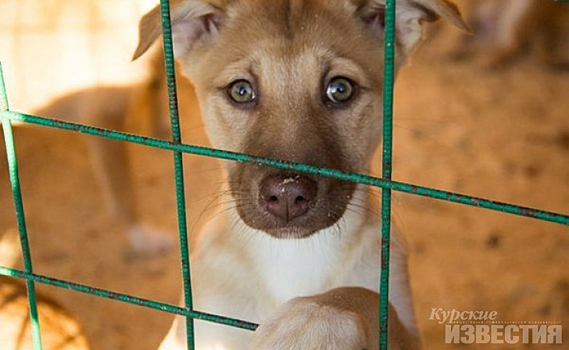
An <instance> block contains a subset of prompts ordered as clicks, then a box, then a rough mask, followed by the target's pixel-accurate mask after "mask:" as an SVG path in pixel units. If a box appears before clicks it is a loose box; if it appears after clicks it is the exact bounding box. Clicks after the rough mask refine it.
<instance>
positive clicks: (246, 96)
mask: <svg viewBox="0 0 569 350" xmlns="http://www.w3.org/2000/svg"><path fill="white" fill-rule="evenodd" d="M227 93H228V94H229V97H230V98H231V99H232V100H233V101H234V102H236V103H250V102H253V101H255V99H256V97H257V96H256V94H255V90H253V87H252V86H251V83H250V82H248V81H247V80H237V81H234V82H233V83H231V84H230V85H229V87H228V88H227Z"/></svg>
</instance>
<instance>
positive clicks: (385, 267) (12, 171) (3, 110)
mask: <svg viewBox="0 0 569 350" xmlns="http://www.w3.org/2000/svg"><path fill="white" fill-rule="evenodd" d="M160 6H161V12H162V26H163V33H164V35H163V41H164V61H165V64H166V80H167V84H168V95H169V109H170V122H171V126H172V140H171V141H166V140H162V139H157V138H150V137H145V136H141V135H135V134H130V133H126V132H119V131H115V130H109V129H103V128H97V127H93V126H90V125H84V124H78V123H71V122H65V121H61V120H57V119H49V118H43V117H39V116H33V115H28V114H23V113H17V112H13V111H10V110H9V108H8V98H7V92H6V89H5V86H4V79H3V72H2V65H1V63H0V117H1V119H0V120H1V122H2V128H3V132H4V140H5V143H6V152H7V159H8V171H9V175H10V182H11V186H12V195H13V199H14V203H15V208H16V218H17V224H18V231H19V235H20V241H21V246H22V253H23V254H22V255H23V260H24V270H23V271H21V270H17V269H11V268H7V267H1V266H0V275H5V276H11V277H15V278H20V279H24V280H25V281H26V284H27V290H28V300H29V304H30V318H31V320H32V322H31V326H32V336H33V343H34V350H41V349H42V345H41V334H40V329H41V327H40V324H39V319H38V314H37V305H36V303H37V302H36V295H35V283H42V284H48V285H52V286H56V287H60V288H64V289H69V290H73V291H76V292H81V293H87V294H91V295H95V296H97V297H103V298H108V299H113V300H118V301H120V302H125V303H130V304H133V305H138V306H143V307H148V308H151V309H155V310H160V311H164V312H168V313H172V314H177V315H182V316H185V317H186V319H187V328H186V329H187V334H188V340H187V346H188V349H194V347H195V346H194V334H193V333H194V332H193V320H194V319H200V320H205V321H210V322H215V323H220V324H225V325H228V326H232V327H239V328H242V329H247V330H254V329H256V327H257V325H256V324H254V323H250V322H247V321H246V320H237V319H232V318H227V317H224V316H223V315H212V314H207V313H203V312H200V311H196V310H194V309H193V303H192V297H191V296H192V293H191V276H190V262H189V261H190V260H189V253H188V252H189V249H188V238H187V222H186V203H185V197H184V179H183V171H184V168H183V162H182V155H183V154H184V153H189V154H195V155H200V156H206V157H214V158H220V159H225V160H230V161H237V162H247V163H255V164H258V165H263V166H270V167H274V168H277V169H283V170H294V171H299V172H303V173H308V174H312V175H317V176H324V177H332V178H336V179H339V180H344V181H352V182H356V183H360V184H364V185H369V186H373V187H377V188H380V189H382V220H383V223H382V228H381V234H382V237H383V243H382V257H383V260H382V264H381V265H382V267H381V281H380V286H379V289H380V313H379V317H380V329H379V330H378V331H379V332H380V333H379V334H380V337H379V348H380V349H381V350H387V331H388V330H387V307H388V285H389V241H390V226H391V224H390V223H391V192H392V191H398V192H403V193H408V194H412V195H418V196H424V197H429V198H434V199H438V200H443V201H448V202H454V203H459V204H464V205H468V206H474V207H479V208H485V209H489V210H494V211H500V212H504V213H509V214H514V215H519V216H524V217H530V218H535V219H538V220H542V221H548V222H553V223H557V224H561V225H567V226H569V215H566V214H561V213H555V212H549V211H544V210H539V209H535V208H528V207H523V206H519V205H515V204H510V203H503V202H497V201H493V200H490V199H485V198H478V197H472V196H468V195H464V194H459V193H454V192H448V191H441V190H437V189H433V188H428V187H423V186H417V185H414V184H409V183H403V182H397V181H393V180H392V179H391V169H392V120H393V118H392V115H393V113H392V111H393V108H392V107H393V80H394V49H395V39H394V33H395V30H394V28H395V0H387V1H386V11H385V13H386V19H385V21H386V33H385V72H384V76H385V81H384V82H385V87H384V88H385V91H384V97H383V99H384V135H383V160H382V177H381V178H378V177H372V176H368V175H363V174H357V173H349V172H343V171H339V170H336V169H329V168H320V167H314V166H311V165H307V164H300V163H293V162H286V161H282V160H278V159H271V158H263V157H257V156H252V155H247V154H242V153H235V152H228V151H223V150H218V149H213V148H206V147H199V146H195V145H190V144H184V143H182V142H181V131H180V124H179V115H178V104H177V96H176V94H177V92H176V81H175V72H174V58H173V53H172V52H173V50H172V33H171V23H170V20H169V18H170V7H169V3H168V1H165V0H161V2H160ZM12 121H20V122H24V123H29V124H35V125H39V126H43V127H48V128H56V129H65V130H72V131H75V132H79V133H83V134H88V135H93V136H98V137H104V138H109V139H113V140H119V141H124V142H129V143H134V144H139V145H145V146H149V147H153V148H161V149H165V150H169V151H172V153H173V156H174V170H175V171H174V173H175V183H176V198H177V213H178V230H179V242H180V259H181V264H182V274H183V276H182V278H183V281H184V306H183V307H180V306H175V305H170V304H165V303H161V302H157V301H154V300H149V299H143V298H138V297H135V296H132V295H127V294H122V293H116V292H113V291H110V290H105V289H100V288H95V287H91V286H87V285H83V284H78V283H74V282H72V281H64V280H59V279H55V278H51V277H49V276H43V275H38V274H35V273H34V272H33V268H32V261H31V254H30V246H29V244H28V232H27V229H26V220H25V214H24V209H23V199H22V195H21V191H20V180H19V176H18V165H17V157H16V150H15V146H14V139H13V132H12V125H11V122H12ZM378 234H379V232H378Z"/></svg>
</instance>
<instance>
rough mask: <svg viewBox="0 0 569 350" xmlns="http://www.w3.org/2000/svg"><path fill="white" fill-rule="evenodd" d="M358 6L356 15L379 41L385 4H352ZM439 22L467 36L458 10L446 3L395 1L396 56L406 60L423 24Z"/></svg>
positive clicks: (371, 0)
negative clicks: (460, 30) (446, 22)
mask: <svg viewBox="0 0 569 350" xmlns="http://www.w3.org/2000/svg"><path fill="white" fill-rule="evenodd" d="M352 1H355V2H356V3H357V5H358V15H359V16H360V18H361V19H362V20H363V21H364V22H365V23H366V25H367V26H368V27H369V29H370V30H371V31H372V33H373V34H374V35H375V36H378V37H380V36H381V38H382V36H383V31H384V27H385V0H352ZM439 18H443V19H445V20H447V21H449V22H450V23H452V24H454V25H455V26H457V27H458V28H460V29H462V30H464V31H467V32H470V29H469V28H468V26H467V25H466V24H465V23H464V20H463V19H462V17H461V15H460V12H459V11H458V8H457V7H456V6H455V5H454V4H453V3H451V2H449V1H447V0H397V1H396V42H397V45H398V52H399V53H400V54H402V55H403V56H407V55H408V54H409V53H410V52H411V51H412V49H413V48H414V47H415V46H416V45H417V43H418V42H419V40H420V39H421V37H422V34H423V29H422V25H423V22H432V21H435V20H437V19H439Z"/></svg>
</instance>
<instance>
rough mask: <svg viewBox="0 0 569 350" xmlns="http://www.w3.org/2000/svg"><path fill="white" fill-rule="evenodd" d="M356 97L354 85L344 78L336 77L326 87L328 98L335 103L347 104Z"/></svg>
mask: <svg viewBox="0 0 569 350" xmlns="http://www.w3.org/2000/svg"><path fill="white" fill-rule="evenodd" d="M353 96H354V84H353V83H352V82H351V81H350V80H349V79H348V78H344V77H335V78H332V80H330V82H329V83H328V86H327V87H326V98H327V99H328V101H330V102H333V103H337V104H339V103H345V102H348V101H349V100H351V99H352V97H353Z"/></svg>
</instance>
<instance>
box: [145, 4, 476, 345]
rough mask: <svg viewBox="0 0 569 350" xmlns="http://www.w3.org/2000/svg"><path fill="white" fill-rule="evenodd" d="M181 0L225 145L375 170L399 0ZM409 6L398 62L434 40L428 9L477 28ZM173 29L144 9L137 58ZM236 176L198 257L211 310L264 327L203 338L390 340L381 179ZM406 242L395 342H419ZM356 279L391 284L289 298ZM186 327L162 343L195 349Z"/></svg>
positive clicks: (183, 40) (440, 7)
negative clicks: (388, 44) (378, 198)
mask: <svg viewBox="0 0 569 350" xmlns="http://www.w3.org/2000/svg"><path fill="white" fill-rule="evenodd" d="M172 5H173V6H172V26H173V34H174V49H175V54H176V57H177V60H178V63H180V65H181V66H182V67H183V71H184V74H185V75H186V76H187V77H188V78H190V80H191V81H192V82H193V84H194V85H195V87H196V92H197V96H198V100H199V102H200V106H201V110H202V113H203V118H204V123H205V127H206V129H207V131H208V135H209V137H210V141H211V142H212V144H213V145H214V146H215V147H217V148H221V149H226V150H231V151H238V152H244V153H248V154H254V155H258V156H263V157H274V158H280V159H284V160H288V161H293V162H301V163H308V164H311V165H315V166H322V167H328V168H336V169H340V170H343V171H350V172H365V171H366V169H369V168H370V162H371V159H372V156H373V154H374V152H375V150H376V148H377V147H378V143H379V141H380V138H381V129H382V91H383V79H382V77H383V47H382V42H383V30H384V28H383V25H384V13H385V9H384V6H385V4H384V1H380V0H335V1H329V0H271V1H268V0H181V1H172ZM397 5H398V6H397V15H398V20H397V50H396V51H397V54H396V55H397V57H396V66H397V67H400V66H401V65H402V64H403V62H404V61H405V58H406V57H407V55H408V54H409V53H410V51H411V50H412V49H413V47H414V46H415V45H416V44H417V42H418V41H419V39H420V38H421V33H422V22H423V21H431V20H435V19H436V18H438V17H443V18H445V19H447V20H449V21H451V22H452V23H454V24H455V25H457V26H459V27H461V28H464V29H466V26H465V25H464V24H463V22H462V21H461V19H460V16H459V14H458V11H457V10H456V8H455V7H454V6H452V5H451V4H450V3H448V2H446V1H442V0H399V1H398V3H397ZM159 35H160V16H159V11H158V9H155V10H153V11H152V12H150V13H149V14H147V15H146V16H145V17H144V18H143V19H142V20H141V23H140V43H139V47H138V49H137V51H136V53H135V57H138V56H140V55H141V54H143V53H144V51H145V50H146V49H147V48H148V47H150V46H151V45H152V43H153V42H154V41H155V40H156V39H157V38H158V36H159ZM180 98H181V99H183V98H184V96H180ZM226 175H227V179H226V183H227V191H226V197H225V198H222V200H221V203H222V204H223V205H225V209H226V210H224V211H223V214H222V215H220V216H216V217H215V218H214V220H212V221H210V222H209V223H208V224H206V226H205V227H204V229H203V230H202V232H201V235H200V238H199V242H198V246H197V247H196V249H195V251H194V254H193V255H192V273H193V274H192V276H193V280H192V282H193V296H194V303H195V308H196V309H197V310H200V311H204V312H208V313H215V314H222V315H227V316H229V317H234V318H239V319H244V320H248V321H252V322H260V323H261V324H262V326H261V327H260V328H259V330H258V331H257V332H256V333H255V339H254V341H253V343H251V341H252V333H250V332H247V331H242V330H237V329H230V328H228V327H224V326H220V325H215V324H210V323H205V322H200V321H196V333H197V339H196V342H197V348H198V349H199V350H206V349H208V350H209V349H211V350H213V349H247V348H249V346H250V345H251V344H253V345H252V348H254V349H272V350H274V349H283V350H285V349H286V350H291V349H342V350H345V349H362V348H363V347H369V348H372V349H373V348H376V344H375V343H376V342H375V341H374V339H376V338H375V337H376V335H375V334H374V331H375V330H372V328H375V325H376V324H373V321H370V319H373V317H375V314H376V312H375V310H374V311H371V312H369V311H370V310H369V308H368V307H362V305H374V307H375V305H377V301H376V299H377V297H378V295H377V290H378V286H379V273H378V271H379V266H380V260H381V249H380V244H381V239H380V235H379V232H380V229H379V226H380V219H379V218H378V216H377V215H376V214H374V213H376V212H377V203H374V202H373V200H372V197H370V196H369V193H368V190H367V189H366V188H365V187H363V186H361V185H356V184H353V183H348V182H342V181H339V180H334V179H329V178H320V177H315V176H309V175H306V174H302V173H297V172H291V171H280V170H276V169H272V168H267V167H261V166H258V165H253V164H244V163H235V162H229V163H227V164H226ZM392 251H393V252H392V258H391V263H392V265H391V266H392V268H391V271H392V277H391V284H390V302H391V304H392V306H393V309H392V311H393V313H394V314H395V313H396V317H394V318H393V319H392V321H391V322H392V326H393V327H392V328H391V331H390V332H391V334H390V337H391V338H392V339H398V341H394V344H393V345H392V348H394V349H395V348H402V347H401V346H399V347H397V346H395V345H396V344H404V345H402V346H403V347H404V348H405V349H414V348H418V347H419V344H420V340H419V331H418V328H417V325H416V322H415V317H414V311H413V303H412V298H411V290H410V287H409V279H408V274H407V257H406V249H405V244H404V241H403V239H402V238H401V237H400V236H399V235H398V234H397V233H396V232H394V237H393V243H392ZM349 286H352V287H359V288H365V289H367V290H371V291H375V292H365V291H364V292H362V290H361V289H346V288H343V289H339V290H336V291H332V293H337V294H336V295H341V296H342V297H341V298H343V299H342V300H343V301H337V300H336V299H335V297H334V296H332V297H330V294H321V295H317V296H314V297H310V298H304V299H296V300H294V301H292V302H289V303H286V302H287V301H289V300H291V299H292V298H295V297H299V296H311V295H316V294H319V293H325V292H327V291H330V290H332V289H335V288H338V287H349ZM346 296H348V297H346ZM285 303H286V304H285ZM283 304H284V306H283V307H282V308H281V309H280V310H279V311H277V309H278V308H279V307H280V306H282V305H283ZM307 312H309V313H310V315H311V316H310V317H308V316H307ZM364 320H368V321H364ZM283 322H285V323H283ZM370 324H371V325H372V326H369V325H370ZM337 334H342V336H341V337H339V336H335V335H337ZM185 337H186V334H185V327H184V319H183V318H178V319H176V321H175V323H174V325H173V327H172V328H171V330H170V332H169V334H168V336H167V337H166V339H165V340H164V342H163V344H162V346H161V348H160V349H161V350H166V349H169V350H174V349H184V348H185ZM282 339H286V342H282V341H281V340H282ZM308 339H310V343H307V340H308Z"/></svg>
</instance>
